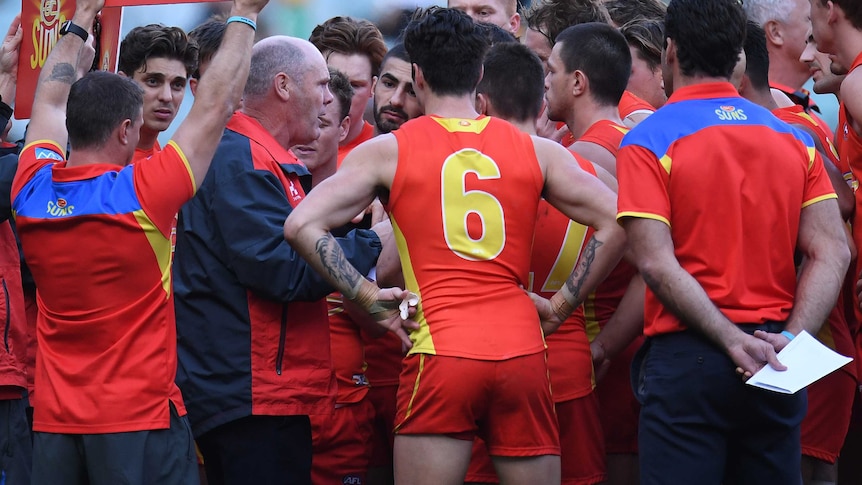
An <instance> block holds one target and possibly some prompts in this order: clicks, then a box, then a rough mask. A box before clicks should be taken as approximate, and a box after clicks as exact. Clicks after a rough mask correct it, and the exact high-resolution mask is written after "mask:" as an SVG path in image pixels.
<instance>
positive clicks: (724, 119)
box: [617, 83, 836, 336]
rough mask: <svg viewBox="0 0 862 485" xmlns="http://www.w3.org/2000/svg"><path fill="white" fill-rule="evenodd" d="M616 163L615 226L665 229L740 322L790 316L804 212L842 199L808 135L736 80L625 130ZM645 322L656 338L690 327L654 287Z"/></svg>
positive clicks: (695, 93)
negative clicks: (647, 223)
mask: <svg viewBox="0 0 862 485" xmlns="http://www.w3.org/2000/svg"><path fill="white" fill-rule="evenodd" d="M705 147H708V149H706V148H705ZM763 147H768V150H764V149H763ZM740 154H744V155H745V156H740ZM617 161H618V163H617V174H618V175H619V181H620V191H619V199H618V200H619V202H618V204H619V213H618V216H617V217H618V218H619V219H622V218H625V217H638V218H648V219H655V220H657V221H661V222H663V223H665V224H667V225H668V226H669V227H670V231H671V237H672V238H673V242H674V251H675V254H676V257H677V259H678V260H679V263H680V265H681V266H682V267H683V269H685V270H686V271H687V272H688V273H689V274H691V275H692V276H693V277H694V278H695V279H696V280H697V281H698V283H699V284H700V285H701V286H702V287H703V289H704V290H705V291H706V293H707V295H708V296H709V298H710V300H712V302H713V303H714V304H715V305H716V306H717V307H718V308H719V309H720V310H721V311H722V313H724V315H726V316H727V317H728V319H730V320H731V321H732V322H735V323H762V322H766V321H770V320H771V321H784V320H786V319H787V317H788V316H789V315H790V310H791V308H792V307H793V301H794V296H795V291H796V268H795V266H794V262H793V254H794V250H795V247H796V238H797V234H798V230H799V217H800V213H801V211H802V209H803V208H804V207H806V206H808V205H810V204H814V203H816V202H819V201H822V200H824V199H829V198H835V197H836V196H835V193H834V192H833V190H832V185H831V183H830V181H829V178H828V177H827V176H826V171H825V170H824V168H823V162H822V160H821V159H820V156H819V155H818V154H817V152H816V150H815V148H814V142H813V140H812V139H811V137H810V136H809V135H808V134H807V133H804V132H803V131H801V130H799V129H797V128H793V127H791V126H790V125H788V124H786V123H782V122H781V121H779V120H778V119H777V118H775V116H773V115H772V113H770V112H769V111H768V110H766V109H764V108H762V107H760V106H757V105H755V104H753V103H750V102H748V101H746V100H744V99H742V98H740V97H739V94H738V93H737V92H736V89H734V87H733V86H732V85H731V84H730V83H704V84H697V85H694V86H687V87H683V88H680V89H678V90H677V91H676V92H675V93H674V94H673V96H671V99H669V100H668V103H667V104H666V105H665V106H664V107H662V108H661V109H659V110H658V111H656V112H655V114H653V115H651V116H650V117H649V118H647V119H646V120H645V121H643V122H642V123H641V124H640V125H638V127H636V128H635V129H633V130H632V131H631V132H630V133H629V134H628V135H626V137H625V138H624V139H623V144H622V147H621V148H620V152H619V155H618V158H617ZM672 208H673V210H672ZM644 319H645V330H644V333H645V334H646V335H648V336H650V335H657V334H662V333H667V332H675V331H680V330H684V329H685V328H686V326H685V324H684V323H683V322H681V321H680V320H679V319H678V318H677V317H676V316H675V315H674V314H673V313H671V312H670V311H669V310H667V309H666V308H665V307H664V306H663V305H662V304H661V303H660V302H659V301H658V299H657V298H656V296H655V295H654V294H653V293H652V292H651V291H650V290H647V294H646V304H645V318H644Z"/></svg>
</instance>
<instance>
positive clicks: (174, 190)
mask: <svg viewBox="0 0 862 485" xmlns="http://www.w3.org/2000/svg"><path fill="white" fill-rule="evenodd" d="M134 171H135V172H134V177H135V192H136V193H137V195H138V199H139V200H140V201H141V207H142V208H143V209H144V212H145V213H146V214H147V216H148V217H149V218H150V220H151V221H152V222H153V224H155V225H156V227H158V228H159V230H160V231H161V232H162V234H164V235H165V236H170V233H171V229H172V226H173V223H174V219H175V218H176V215H177V212H179V211H180V207H182V206H183V204H185V203H186V202H187V201H188V200H189V199H191V198H192V197H193V196H194V195H195V182H194V176H193V175H192V171H191V167H189V164H188V161H187V160H186V156H185V155H184V154H183V152H182V150H181V149H180V147H179V146H177V145H176V144H175V143H174V142H173V141H171V142H169V143H168V145H167V146H166V147H165V148H164V150H162V151H160V152H158V153H156V154H155V155H153V156H152V157H150V158H148V159H146V160H141V161H140V162H137V163H135V166H134Z"/></svg>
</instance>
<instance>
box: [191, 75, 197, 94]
mask: <svg viewBox="0 0 862 485" xmlns="http://www.w3.org/2000/svg"><path fill="white" fill-rule="evenodd" d="M189 89H191V90H192V96H197V94H198V80H197V79H195V78H193V77H190V78H189Z"/></svg>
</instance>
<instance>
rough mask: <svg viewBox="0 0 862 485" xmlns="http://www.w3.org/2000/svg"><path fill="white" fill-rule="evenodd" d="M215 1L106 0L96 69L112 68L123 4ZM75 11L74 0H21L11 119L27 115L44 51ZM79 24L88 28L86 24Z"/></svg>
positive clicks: (54, 42)
mask: <svg viewBox="0 0 862 485" xmlns="http://www.w3.org/2000/svg"><path fill="white" fill-rule="evenodd" d="M201 1H215V0H106V1H105V8H103V9H102V12H101V14H100V16H99V20H98V28H97V33H98V36H97V42H96V43H95V47H96V48H97V52H96V62H95V65H96V67H97V68H98V69H101V70H103V71H116V67H117V53H118V51H119V48H120V26H121V24H122V17H123V7H130V6H138V5H164V4H173V3H199V2H201ZM74 13H75V1H74V0H23V1H22V4H21V28H23V29H24V40H23V42H22V44H21V53H20V56H19V58H18V89H17V91H16V96H15V118H17V119H19V120H20V119H27V118H30V113H31V110H32V108H33V95H34V94H35V91H36V81H37V80H38V79H39V72H40V71H41V70H42V66H44V65H45V60H46V59H47V58H48V54H49V53H50V52H51V49H52V48H53V47H54V44H56V43H57V40H58V39H59V38H60V26H61V25H63V22H65V21H66V20H70V19H71V18H72V16H73V15H74ZM81 27H84V28H88V27H90V26H88V25H82V26H81Z"/></svg>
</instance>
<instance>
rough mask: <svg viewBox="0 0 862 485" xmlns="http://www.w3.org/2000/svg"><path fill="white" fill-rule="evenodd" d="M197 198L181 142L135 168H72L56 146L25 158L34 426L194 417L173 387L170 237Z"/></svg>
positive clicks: (111, 427) (129, 424) (22, 206)
mask: <svg viewBox="0 0 862 485" xmlns="http://www.w3.org/2000/svg"><path fill="white" fill-rule="evenodd" d="M50 164H53V166H49V165H50ZM72 188H76V189H77V191H71V190H72ZM60 191H68V192H60ZM58 193H62V194H64V195H63V197H59V196H58V195H57V194H58ZM66 194H68V195H66ZM193 194H194V185H193V183H192V179H191V171H190V168H189V166H188V162H187V161H186V160H185V156H184V155H183V154H182V152H181V151H180V149H179V147H178V146H176V145H175V144H173V143H171V144H169V145H168V147H166V148H165V150H163V151H162V152H160V153H158V154H156V155H154V156H153V158H151V159H150V160H149V161H147V163H140V164H133V165H129V166H127V167H119V166H117V165H111V164H92V165H84V166H78V167H67V166H66V164H65V159H64V150H62V149H61V148H60V147H58V146H57V145H56V144H55V143H53V142H37V143H34V144H31V145H29V146H28V147H26V148H25V149H24V151H23V152H22V153H21V159H20V162H19V166H18V172H17V174H16V177H15V181H14V183H13V195H12V199H13V206H14V207H15V209H16V211H17V221H16V222H17V227H18V231H19V236H20V238H21V242H22V246H23V248H24V253H25V257H26V259H27V263H28V265H29V267H30V269H31V270H32V273H33V278H34V280H35V281H36V285H37V286H38V288H39V290H38V294H37V304H38V306H39V315H38V318H37V324H36V327H37V328H36V337H37V345H38V349H39V351H38V352H37V355H36V373H37V378H36V396H35V400H34V402H33V405H34V408H35V410H36V411H35V415H34V424H33V429H34V430H36V431H44V432H54V433H116V432H125V431H139V430H147V429H164V428H167V427H168V426H169V421H170V412H169V405H168V402H169V401H170V402H173V403H174V405H175V406H176V407H177V409H178V411H179V413H180V415H184V414H185V408H184V406H183V401H182V397H181V395H180V392H179V389H178V388H177V386H176V384H174V379H175V377H176V368H177V351H176V323H175V320H174V308H173V299H172V295H171V282H170V258H171V253H170V249H171V246H170V233H171V228H172V227H173V223H174V219H175V215H176V213H177V211H178V210H179V208H180V206H181V205H182V204H183V203H184V202H186V201H187V200H188V199H190V198H191V197H192V195H193ZM66 198H68V200H66ZM45 199H48V200H45ZM46 204H47V207H48V211H47V213H46V211H45V207H46ZM70 240H74V241H76V244H69V243H68V241H70ZM57 248H63V249H62V251H58V250H57ZM94 255H99V256H98V257H94ZM72 290H74V291H72Z"/></svg>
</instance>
